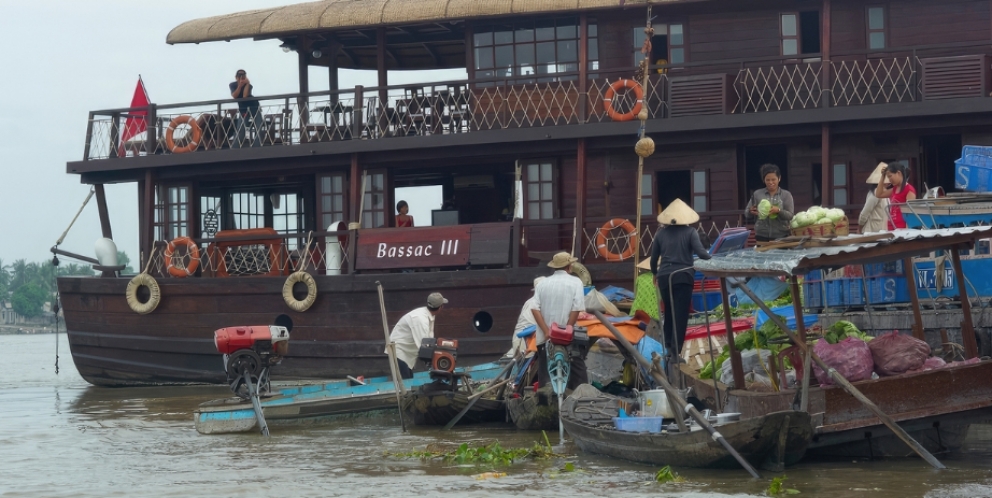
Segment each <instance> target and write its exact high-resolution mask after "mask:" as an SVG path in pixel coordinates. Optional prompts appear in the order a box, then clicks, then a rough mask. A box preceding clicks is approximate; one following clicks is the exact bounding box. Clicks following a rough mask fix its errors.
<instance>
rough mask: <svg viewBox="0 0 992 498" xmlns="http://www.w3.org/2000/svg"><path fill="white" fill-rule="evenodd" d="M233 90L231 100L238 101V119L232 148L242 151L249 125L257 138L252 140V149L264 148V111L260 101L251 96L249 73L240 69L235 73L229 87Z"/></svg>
mask: <svg viewBox="0 0 992 498" xmlns="http://www.w3.org/2000/svg"><path fill="white" fill-rule="evenodd" d="M229 87H230V88H231V98H234V99H238V117H236V118H235V119H234V130H235V132H236V133H237V136H235V138H234V143H233V144H232V145H231V147H233V148H235V149H240V148H241V147H242V146H243V145H244V142H245V136H246V135H247V128H248V127H249V123H250V124H251V128H253V129H254V130H255V138H254V139H252V142H251V146H252V147H261V146H262V127H263V126H264V125H265V123H264V122H263V121H262V111H261V110H260V109H259V107H258V99H256V98H254V95H252V94H251V90H252V86H251V82H250V81H248V73H246V72H245V70H244V69H238V71H237V72H236V73H234V81H233V82H231V84H230V85H229Z"/></svg>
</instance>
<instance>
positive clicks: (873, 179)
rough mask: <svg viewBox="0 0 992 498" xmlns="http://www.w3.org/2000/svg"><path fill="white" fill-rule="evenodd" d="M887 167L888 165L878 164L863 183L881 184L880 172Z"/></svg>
mask: <svg viewBox="0 0 992 498" xmlns="http://www.w3.org/2000/svg"><path fill="white" fill-rule="evenodd" d="M887 167H889V165H888V164H885V163H878V166H875V171H872V172H871V176H869V177H868V180H867V181H866V182H865V183H872V184H878V183H882V170H883V169H885V168H887Z"/></svg>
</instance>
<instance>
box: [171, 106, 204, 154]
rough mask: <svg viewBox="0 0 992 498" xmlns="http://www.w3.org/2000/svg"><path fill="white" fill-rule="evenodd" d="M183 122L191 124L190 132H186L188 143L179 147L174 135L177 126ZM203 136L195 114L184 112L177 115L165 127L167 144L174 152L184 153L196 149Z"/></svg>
mask: <svg viewBox="0 0 992 498" xmlns="http://www.w3.org/2000/svg"><path fill="white" fill-rule="evenodd" d="M183 124H184V125H187V126H189V133H187V134H186V138H187V140H188V143H187V144H186V145H184V146H182V147H178V146H176V141H175V139H174V138H173V137H172V135H173V134H174V133H175V132H176V128H178V127H179V125H183ZM202 136H203V130H202V129H200V124H199V123H197V122H196V120H195V119H193V116H190V115H189V114H183V115H182V116H176V117H175V119H173V120H172V121H171V122H170V123H169V127H168V128H166V129H165V145H166V147H168V148H169V150H170V151H172V153H173V154H184V153H186V152H192V151H194V150H196V147H197V146H198V145H200V138H202Z"/></svg>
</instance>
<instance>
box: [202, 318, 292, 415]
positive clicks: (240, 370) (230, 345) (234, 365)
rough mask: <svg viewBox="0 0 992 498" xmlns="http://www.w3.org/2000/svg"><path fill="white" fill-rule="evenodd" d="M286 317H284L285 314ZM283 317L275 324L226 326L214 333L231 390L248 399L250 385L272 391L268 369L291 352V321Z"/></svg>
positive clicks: (263, 390) (215, 342)
mask: <svg viewBox="0 0 992 498" xmlns="http://www.w3.org/2000/svg"><path fill="white" fill-rule="evenodd" d="M283 316H285V315H283ZM288 318H289V317H285V319H283V317H280V318H279V319H277V320H276V325H252V326H238V327H225V328H222V329H218V330H216V331H214V345H215V346H216V347H217V352H219V353H221V354H223V355H224V370H225V372H226V373H227V381H228V383H229V384H230V385H231V390H232V391H234V393H235V394H237V395H238V396H240V397H242V398H245V399H248V397H250V396H251V386H257V389H258V391H259V392H267V391H268V389H269V375H268V372H269V368H270V367H273V366H275V365H278V364H279V363H280V362H281V361H282V358H283V357H284V356H286V354H287V353H288V352H289V331H290V330H291V329H292V327H293V325H292V321H288V322H287V320H288Z"/></svg>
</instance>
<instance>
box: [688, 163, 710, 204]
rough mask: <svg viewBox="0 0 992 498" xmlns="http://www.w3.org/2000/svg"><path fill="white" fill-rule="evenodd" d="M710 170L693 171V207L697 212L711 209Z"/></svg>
mask: <svg viewBox="0 0 992 498" xmlns="http://www.w3.org/2000/svg"><path fill="white" fill-rule="evenodd" d="M709 176H710V175H709V171H707V170H704V169H703V170H695V171H693V172H692V209H693V210H695V211H696V212H697V213H705V212H706V211H709V204H710V200H709V198H710V196H709Z"/></svg>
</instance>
